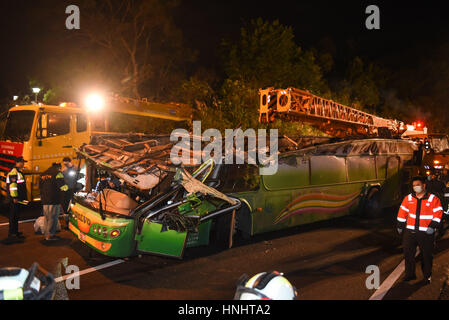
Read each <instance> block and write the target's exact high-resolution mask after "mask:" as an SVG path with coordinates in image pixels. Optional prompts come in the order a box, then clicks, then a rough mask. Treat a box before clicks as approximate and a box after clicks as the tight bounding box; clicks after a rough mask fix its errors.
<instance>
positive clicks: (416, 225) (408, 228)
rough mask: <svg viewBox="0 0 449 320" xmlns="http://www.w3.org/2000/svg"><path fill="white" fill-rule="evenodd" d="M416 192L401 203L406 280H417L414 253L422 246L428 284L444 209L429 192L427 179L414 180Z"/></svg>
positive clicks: (400, 219) (423, 270)
mask: <svg viewBox="0 0 449 320" xmlns="http://www.w3.org/2000/svg"><path fill="white" fill-rule="evenodd" d="M412 185H413V192H412V193H411V194H409V195H408V196H406V197H405V198H404V200H403V201H402V204H401V207H400V208H399V212H398V217H397V220H398V226H397V227H398V232H399V234H402V233H403V238H402V245H403V248H404V257H405V278H404V280H403V281H411V280H415V279H416V274H415V254H416V246H417V245H418V246H419V249H420V250H421V254H422V272H423V275H424V280H425V281H426V283H427V284H429V283H430V281H431V275H432V260H433V247H434V236H435V229H436V228H437V227H438V225H439V224H440V222H441V217H442V215H443V208H442V206H441V202H440V199H438V197H436V196H435V195H433V194H431V193H428V192H427V190H426V180H425V179H424V178H422V177H414V178H413V179H412Z"/></svg>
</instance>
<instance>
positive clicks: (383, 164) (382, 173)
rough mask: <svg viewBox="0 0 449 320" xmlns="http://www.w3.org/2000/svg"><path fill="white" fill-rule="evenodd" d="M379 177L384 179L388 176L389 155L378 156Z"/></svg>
mask: <svg viewBox="0 0 449 320" xmlns="http://www.w3.org/2000/svg"><path fill="white" fill-rule="evenodd" d="M376 162H377V179H379V180H384V179H386V178H387V157H386V156H377V157H376Z"/></svg>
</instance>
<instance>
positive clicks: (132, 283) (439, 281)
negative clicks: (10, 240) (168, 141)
mask: <svg viewBox="0 0 449 320" xmlns="http://www.w3.org/2000/svg"><path fill="white" fill-rule="evenodd" d="M39 215H40V208H39V206H34V207H30V208H28V209H27V210H26V212H24V214H23V215H22V217H21V219H22V220H28V219H32V218H36V217H38V216H39ZM394 221H395V212H393V211H386V212H385V213H384V216H383V217H382V218H379V219H362V218H360V217H357V216H348V217H343V218H338V219H334V220H329V221H325V222H320V223H315V224H311V225H307V226H301V227H296V228H293V229H289V230H283V231H280V232H273V233H268V234H264V235H258V236H255V237H253V238H251V239H250V240H247V241H238V242H237V243H236V245H235V247H234V248H232V249H229V250H224V251H219V250H218V249H215V248H213V247H201V248H191V249H188V250H187V251H186V255H185V257H184V259H183V260H175V259H170V258H162V257H156V256H149V255H145V256H142V257H133V258H130V259H129V260H128V259H127V260H126V261H123V260H119V259H112V258H107V257H104V256H101V255H99V254H97V253H93V252H92V251H91V250H90V249H88V248H87V247H85V246H84V245H83V244H82V243H81V242H80V241H78V240H77V239H76V238H75V237H74V236H73V235H72V234H71V233H70V232H69V231H65V230H63V231H61V232H60V234H59V236H61V237H62V239H61V240H59V241H56V242H52V243H51V244H46V243H44V241H43V236H42V235H37V234H35V233H34V229H33V222H24V223H21V224H20V231H22V232H23V233H24V235H25V236H26V239H25V240H24V241H22V242H20V243H14V244H5V243H4V242H0V267H5V266H17V267H24V268H28V267H29V266H31V264H32V263H33V262H38V263H39V264H41V265H42V266H43V267H44V268H46V269H48V270H49V271H50V272H53V273H54V274H56V277H60V276H65V275H66V272H65V271H66V270H65V268H64V267H61V266H60V262H61V261H62V260H63V259H66V260H65V261H66V262H67V265H76V266H78V267H79V269H80V270H81V272H82V275H81V277H80V282H79V284H80V288H79V289H73V290H67V289H66V287H65V285H64V284H65V281H61V282H60V283H59V284H58V294H57V298H59V299H70V300H72V299H83V300H85V299H164V300H165V299H182V300H189V299H206V300H209V299H214V300H215V299H220V300H221V299H232V298H233V295H234V292H235V284H236V281H237V280H238V279H239V277H240V276H241V275H242V274H243V273H247V274H249V275H253V274H256V273H258V272H263V271H271V270H279V271H281V272H284V273H285V275H286V277H287V278H288V279H289V280H290V282H291V283H292V284H293V285H294V286H295V287H296V288H297V289H298V292H299V297H298V298H299V299H305V300H309V299H355V300H368V299H370V298H371V297H373V295H375V294H376V293H377V294H378V293H379V291H376V289H374V288H371V289H368V288H367V286H366V280H367V278H368V277H369V276H370V274H367V273H366V269H367V267H368V266H371V265H374V266H378V268H379V271H380V284H382V286H381V289H379V290H381V291H382V290H383V291H382V292H383V293H382V294H380V297H381V298H382V299H386V300H388V299H430V300H434V299H438V298H439V296H440V291H441V288H442V286H443V282H444V281H445V280H446V267H448V266H449V236H448V235H447V234H446V235H445V236H444V237H443V238H442V239H441V240H439V241H438V242H437V246H436V256H435V259H434V268H433V270H434V271H433V276H432V283H431V284H430V285H424V283H423V281H422V273H421V269H420V265H419V264H418V266H417V276H418V279H417V280H416V281H414V282H411V283H403V282H401V280H402V277H403V273H402V274H401V269H400V268H398V269H397V267H398V265H400V263H401V261H402V260H403V256H402V247H401V245H400V237H399V236H398V235H397V234H395V232H394V230H395V229H394V226H395V222H394ZM7 222H8V219H7V212H6V210H4V209H2V211H1V212H0V240H2V239H5V238H6V237H7V234H8V225H7ZM58 265H59V267H58ZM99 266H100V268H103V269H100V270H97V269H98V267H99ZM96 268H97V269H96ZM58 270H59V271H58ZM61 270H62V271H61ZM395 275H396V276H395ZM399 275H400V277H399ZM398 277H399V278H398ZM386 280H387V281H386ZM68 281H71V283H72V284H73V283H74V282H73V280H68ZM378 296H379V294H378Z"/></svg>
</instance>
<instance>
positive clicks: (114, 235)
mask: <svg viewBox="0 0 449 320" xmlns="http://www.w3.org/2000/svg"><path fill="white" fill-rule="evenodd" d="M119 235H120V230H119V229H114V230H112V231H111V238H117V237H118V236H119Z"/></svg>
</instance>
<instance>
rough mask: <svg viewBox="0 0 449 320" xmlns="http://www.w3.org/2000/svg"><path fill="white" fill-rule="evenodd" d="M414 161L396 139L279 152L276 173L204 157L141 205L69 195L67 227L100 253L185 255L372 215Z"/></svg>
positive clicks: (410, 145) (389, 200)
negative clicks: (237, 240) (262, 235)
mask: <svg viewBox="0 0 449 320" xmlns="http://www.w3.org/2000/svg"><path fill="white" fill-rule="evenodd" d="M417 162H419V148H418V146H417V145H416V144H415V143H414V142H412V141H405V140H395V139H361V140H349V141H341V142H335V143H325V144H320V145H316V146H311V147H307V148H304V149H299V150H292V151H288V152H283V153H281V154H279V160H278V171H277V173H276V174H274V175H266V176H262V175H259V168H258V167H257V166H255V165H249V164H241V165H237V164H234V165H228V164H215V163H213V162H212V161H209V162H207V163H204V164H203V165H202V166H201V167H199V168H197V169H196V170H193V171H192V172H191V173H189V172H188V170H186V169H184V168H178V169H177V172H176V174H174V175H167V176H165V178H164V179H165V180H167V179H169V180H170V181H169V183H167V184H166V187H165V188H160V190H159V192H156V193H154V195H153V196H152V197H151V198H150V199H148V200H147V201H145V202H143V203H140V204H138V203H137V202H135V201H133V199H130V197H129V196H127V195H125V194H123V193H120V192H117V191H113V190H105V191H106V193H107V194H106V195H103V196H100V198H99V199H98V196H97V198H96V199H95V200H92V199H93V197H91V198H90V200H89V196H86V195H85V194H82V195H76V196H75V198H74V201H73V203H72V205H71V215H70V226H69V228H70V230H71V231H72V232H73V234H74V235H75V236H76V237H77V238H78V239H79V240H80V241H82V242H84V243H85V244H86V245H87V246H89V247H90V248H92V249H94V250H96V251H97V252H99V253H101V254H103V255H107V256H111V257H129V256H133V255H136V254H145V253H146V254H156V255H162V256H169V257H176V258H182V257H183V255H184V253H185V250H186V249H188V248H190V247H196V246H203V245H209V244H211V243H214V244H217V245H219V246H222V247H231V246H232V243H233V239H234V238H235V237H236V236H242V237H249V236H252V235H255V234H260V233H264V232H269V231H275V230H281V229H285V228H290V227H293V226H298V225H302V224H308V223H312V222H316V221H321V220H326V219H331V218H336V217H340V216H344V215H348V214H355V213H360V214H361V215H369V216H375V215H379V214H381V213H382V209H383V208H386V207H391V206H394V205H397V204H398V203H399V202H400V200H401V197H402V196H403V195H404V194H405V193H406V192H408V191H409V190H408V183H409V180H410V178H411V176H412V175H414V174H415V173H416V167H417ZM101 201H103V204H102V203H101ZM98 202H100V203H98Z"/></svg>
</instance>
